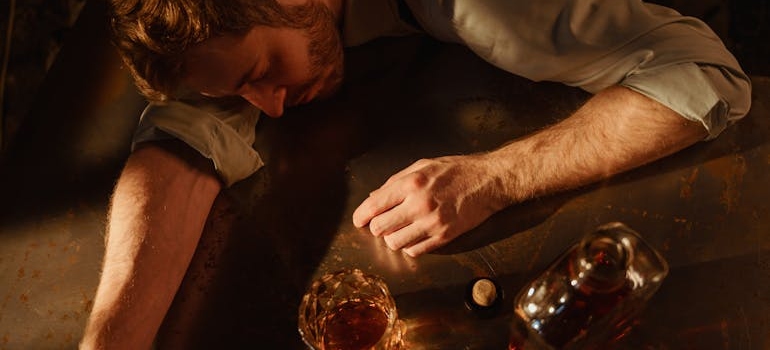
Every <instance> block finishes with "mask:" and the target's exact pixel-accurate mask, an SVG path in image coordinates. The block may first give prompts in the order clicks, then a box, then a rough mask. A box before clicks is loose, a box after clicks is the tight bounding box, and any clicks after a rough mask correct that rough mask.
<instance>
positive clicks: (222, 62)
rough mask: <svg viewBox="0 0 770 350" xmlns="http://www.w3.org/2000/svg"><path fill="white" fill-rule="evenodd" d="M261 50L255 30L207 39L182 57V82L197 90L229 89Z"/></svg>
mask: <svg viewBox="0 0 770 350" xmlns="http://www.w3.org/2000/svg"><path fill="white" fill-rule="evenodd" d="M263 51H264V43H263V42H262V41H261V40H259V31H258V29H257V28H254V29H252V30H250V31H248V32H247V33H245V34H243V35H235V34H226V35H221V36H216V37H212V38H209V39H207V40H205V41H203V42H201V43H200V44H197V45H195V46H193V47H191V48H190V49H189V50H187V51H186V52H185V53H184V54H183V57H182V62H183V67H184V69H183V73H182V75H183V76H182V80H183V82H184V83H185V84H186V85H188V86H189V87H190V88H193V89H197V90H198V91H205V90H226V89H231V88H232V86H230V85H232V84H235V83H236V82H237V81H238V80H239V79H240V76H241V75H242V74H243V73H244V72H245V71H246V70H248V69H250V67H252V66H253V65H254V63H255V62H256V60H257V59H258V57H259V54H260V52H263Z"/></svg>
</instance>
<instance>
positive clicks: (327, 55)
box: [287, 2, 345, 106]
mask: <svg viewBox="0 0 770 350" xmlns="http://www.w3.org/2000/svg"><path fill="white" fill-rule="evenodd" d="M300 7H301V8H302V11H301V12H302V18H297V21H298V22H299V21H301V22H302V23H303V24H304V25H303V26H302V29H303V30H304V32H305V35H306V36H307V37H308V39H309V42H310V44H309V45H308V57H310V67H309V70H310V73H309V77H310V78H309V79H308V80H307V81H305V82H304V83H303V84H300V85H299V86H298V87H297V88H296V89H293V90H294V91H293V92H292V93H291V94H290V96H288V98H287V101H288V102H289V105H292V106H293V105H297V104H300V103H301V102H303V101H301V99H303V97H305V96H307V95H308V94H310V93H311V92H312V91H313V90H315V93H314V96H313V98H314V99H316V98H320V99H323V98H328V97H330V96H331V95H333V94H334V93H335V92H336V91H337V90H339V88H340V86H341V85H342V80H343V78H344V75H345V74H344V70H345V69H344V57H343V56H344V55H343V49H342V39H341V38H340V32H339V29H338V28H337V20H336V17H335V16H334V14H333V13H332V11H331V9H329V8H328V7H326V5H324V4H322V3H319V2H310V3H309V4H306V5H300Z"/></svg>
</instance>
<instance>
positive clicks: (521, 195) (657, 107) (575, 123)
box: [353, 86, 706, 256]
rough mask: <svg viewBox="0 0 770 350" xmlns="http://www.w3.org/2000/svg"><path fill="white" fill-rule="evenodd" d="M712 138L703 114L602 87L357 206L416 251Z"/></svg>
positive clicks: (428, 163)
mask: <svg viewBox="0 0 770 350" xmlns="http://www.w3.org/2000/svg"><path fill="white" fill-rule="evenodd" d="M705 136H706V129H705V128H704V127H703V126H702V125H700V123H698V122H693V121H690V120H687V119H684V118H682V116H680V115H679V114H677V113H676V112H674V111H673V110H671V109H669V108H667V107H665V106H663V105H662V104H660V103H658V102H656V101H653V100H652V99H650V98H648V97H646V96H644V95H642V94H639V93H637V92H635V91H632V90H630V89H627V88H624V87H620V86H615V87H610V88H608V89H605V90H603V91H601V92H599V93H597V94H596V95H595V96H593V97H592V98H591V99H589V100H588V102H586V103H585V105H583V106H582V107H581V108H580V109H578V110H577V111H576V112H575V113H574V114H573V115H571V116H570V117H568V118H566V119H564V120H562V121H561V122H559V123H557V124H555V125H552V126H550V127H548V128H545V129H543V130H541V131H539V132H537V133H534V134H532V135H529V136H527V137H524V138H522V139H519V140H515V141H514V142H511V143H508V144H506V145H505V146H503V147H500V148H499V149H496V150H494V151H492V152H489V153H484V154H478V155H470V156H453V157H442V158H436V159H431V160H420V161H418V162H416V163H414V164H412V165H411V166H409V167H408V168H406V169H404V170H402V171H401V172H399V173H398V174H395V175H393V176H392V177H391V178H390V179H389V180H388V181H387V182H386V183H385V184H384V185H383V186H382V187H380V188H379V189H377V190H375V191H374V192H372V193H371V194H370V196H369V198H367V199H366V200H364V202H363V203H361V205H360V206H359V207H358V209H356V211H355V212H354V213H353V224H354V225H355V226H357V227H363V226H365V225H366V224H369V229H370V231H371V232H372V233H373V234H374V235H376V236H384V239H385V242H386V243H387V245H388V247H390V248H391V249H394V250H395V249H402V250H403V251H404V252H405V253H407V254H409V255H411V256H417V255H420V254H423V253H426V252H428V251H430V250H433V249H435V248H438V247H439V246H442V245H444V244H446V243H447V242H449V241H451V240H452V239H454V238H456V237H457V236H459V235H460V234H462V233H464V232H466V231H468V230H470V229H472V228H474V227H476V226H477V225H479V224H480V223H482V222H483V221H484V220H486V219H487V218H488V217H489V216H491V215H492V214H494V213H495V212H497V211H498V210H501V209H503V208H504V207H505V206H507V205H510V204H513V203H518V202H521V201H525V200H528V199H531V198H533V197H535V196H541V195H546V194H550V193H554V192H558V191H562V190H566V189H570V188H575V187H579V186H583V185H586V184H589V183H592V182H595V181H598V180H601V179H604V178H607V177H609V176H612V175H614V174H617V173H619V172H622V171H626V170H629V169H632V168H635V167H638V166H640V165H643V164H645V163H649V162H651V161H654V160H656V159H659V158H662V157H664V156H667V155H669V154H671V153H674V152H676V151H679V150H681V149H682V148H685V147H687V146H690V145H692V144H693V143H695V142H697V141H698V140H702V139H703V138H704V137H705Z"/></svg>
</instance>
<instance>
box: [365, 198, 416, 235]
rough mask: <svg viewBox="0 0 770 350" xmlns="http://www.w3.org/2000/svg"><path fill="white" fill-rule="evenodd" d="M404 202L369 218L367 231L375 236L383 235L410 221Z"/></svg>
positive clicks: (398, 228)
mask: <svg viewBox="0 0 770 350" xmlns="http://www.w3.org/2000/svg"><path fill="white" fill-rule="evenodd" d="M406 209H407V206H406V205H405V204H404V202H402V203H400V204H399V205H396V206H395V207H393V208H391V209H390V210H388V211H385V212H383V213H380V214H379V215H377V216H375V217H373V218H372V219H371V220H369V231H370V232H371V233H372V234H373V235H375V236H383V235H387V234H390V233H392V232H395V231H398V230H400V229H402V228H404V227H406V226H408V225H409V224H411V223H412V219H411V218H410V215H409V212H408V211H407V210H406Z"/></svg>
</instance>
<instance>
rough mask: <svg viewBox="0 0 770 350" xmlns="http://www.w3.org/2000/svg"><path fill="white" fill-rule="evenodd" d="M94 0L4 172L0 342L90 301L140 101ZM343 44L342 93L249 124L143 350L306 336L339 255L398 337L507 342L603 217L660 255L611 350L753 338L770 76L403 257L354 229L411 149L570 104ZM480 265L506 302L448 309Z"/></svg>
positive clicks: (23, 344) (531, 86)
mask: <svg viewBox="0 0 770 350" xmlns="http://www.w3.org/2000/svg"><path fill="white" fill-rule="evenodd" d="M102 10H103V8H102V7H101V5H99V2H94V3H91V2H89V3H88V5H87V7H86V9H84V15H83V16H85V18H86V19H84V20H82V21H84V22H85V23H90V22H88V19H89V18H90V20H91V21H93V23H94V24H93V25H92V26H90V27H89V26H88V25H86V24H81V25H80V28H81V29H79V30H81V32H80V33H81V35H80V36H79V38H81V39H79V40H75V42H76V44H70V45H69V46H66V45H65V48H64V50H63V51H62V53H61V57H60V59H59V60H58V61H57V64H56V65H55V66H54V68H53V71H52V78H51V79H49V83H48V85H47V86H46V88H45V89H44V92H43V93H41V103H40V104H39V105H38V106H37V107H36V109H35V110H34V111H33V113H32V114H31V115H30V118H29V121H28V122H27V124H25V128H24V129H23V130H22V131H21V132H20V134H19V135H20V136H19V137H18V142H16V143H15V144H14V145H13V147H11V148H10V150H9V151H8V153H7V155H6V157H4V158H3V163H2V165H1V166H0V180H2V181H0V197H2V198H3V200H2V204H0V205H2V208H1V209H2V211H0V281H1V283H0V300H2V301H1V302H0V349H19V348H55V347H64V348H71V347H74V345H75V344H76V343H77V341H78V339H79V337H80V335H81V334H82V328H83V326H84V323H85V318H86V316H87V313H88V310H89V309H90V306H91V301H92V298H93V293H94V291H95V286H96V282H97V280H98V273H99V264H100V261H101V254H102V249H103V247H102V235H103V230H104V222H103V221H104V217H105V215H106V206H107V202H108V198H109V193H110V190H111V186H112V184H113V182H114V180H115V179H116V176H117V173H118V171H119V169H120V166H121V164H122V162H123V161H124V160H125V157H126V156H127V154H128V140H129V137H130V134H131V131H132V130H133V127H134V125H135V122H136V117H137V116H138V113H139V112H140V111H141V108H142V107H143V102H142V100H141V98H140V97H139V96H138V95H137V94H136V92H135V91H134V89H133V87H132V86H131V84H130V80H129V78H128V76H127V75H126V72H125V71H123V70H121V69H120V67H119V61H118V59H117V57H116V56H115V54H114V52H113V51H111V47H109V45H107V44H106V41H105V37H104V36H103V35H102V34H99V33H100V29H103V25H104V22H103V21H101V20H100V17H99V16H98V14H99V13H100V11H102ZM89 16H92V17H89ZM76 37H77V36H76ZM84 56H88V57H90V58H91V60H90V61H88V60H85V61H84V60H83V57H84ZM346 57H347V65H348V67H347V72H348V73H347V74H348V80H347V83H346V86H345V88H344V90H343V91H342V92H341V94H340V95H339V96H338V97H336V98H335V99H333V100H330V101H328V102H324V103H318V104H314V105H312V106H307V107H300V108H296V109H293V110H291V111H289V112H288V113H287V114H286V115H285V116H284V117H283V118H281V119H278V120H270V119H268V118H265V119H264V120H262V121H261V122H260V125H259V126H258V129H259V137H258V140H257V148H258V149H259V150H260V151H261V152H262V154H263V156H264V158H265V160H266V161H267V164H268V165H267V166H266V167H265V168H263V169H262V170H260V171H259V172H258V173H256V174H255V175H254V176H252V177H250V178H248V179H246V180H244V181H242V182H240V183H238V184H236V185H235V186H233V187H232V188H230V189H228V190H227V191H224V192H223V193H222V194H221V195H220V196H219V197H218V198H217V202H216V203H215V206H214V209H213V210H212V213H211V215H210V217H209V220H208V222H207V226H206V229H205V232H204V235H203V237H202V239H201V241H200V243H199V247H198V250H197V252H196V255H195V257H194V259H193V262H192V264H191V266H190V269H189V270H188V273H187V275H186V277H185V280H184V282H183V285H182V287H181V288H180V291H179V293H178V294H177V297H176V299H175V301H174V304H173V305H172V307H171V309H170V311H169V313H168V316H167V318H166V320H165V322H164V324H163V327H162V328H161V330H160V332H159V335H158V344H159V345H160V348H161V349H165V348H183V349H187V348H255V349H302V348H303V344H302V342H301V340H300V338H299V334H298V333H297V329H296V319H297V307H298V305H299V301H300V297H301V295H302V293H304V291H305V288H306V287H307V285H308V283H309V282H310V281H311V280H312V279H313V278H316V277H318V276H320V275H321V274H323V273H325V272H329V271H333V270H336V269H339V268H342V267H358V268H361V269H362V270H364V271H366V272H370V273H374V274H377V275H380V276H382V277H383V278H384V279H385V280H386V281H387V283H388V285H389V286H390V288H391V291H392V292H393V294H394V296H395V300H396V304H397V305H398V308H399V313H400V316H401V318H402V319H403V320H404V321H405V322H406V324H407V334H406V341H407V343H408V344H409V345H410V348H414V349H503V348H505V345H506V341H507V336H508V323H509V321H510V318H511V317H512V306H511V304H512V299H513V296H514V295H515V293H516V292H518V290H519V289H520V288H521V287H522V286H523V285H524V284H525V283H526V282H527V281H528V280H530V279H531V278H533V277H534V276H536V275H537V274H538V273H539V272H540V271H542V269H544V268H545V267H546V266H547V265H548V263H549V262H550V261H552V260H553V259H554V258H555V257H556V256H557V255H558V254H560V253H561V252H562V251H563V250H565V249H567V248H568V247H569V246H570V245H571V244H573V243H574V242H575V241H576V240H577V239H578V238H579V237H580V236H582V235H583V234H584V233H586V232H589V231H591V230H593V229H594V228H595V227H596V226H598V225H600V224H602V223H606V222H609V221H621V222H624V223H626V224H627V225H629V226H630V227H632V228H633V229H635V230H637V231H638V232H640V233H641V234H642V235H643V236H644V237H645V239H646V240H648V241H649V242H650V243H651V244H652V245H653V246H654V247H655V248H656V249H658V250H659V251H660V252H661V253H662V254H663V256H664V257H665V258H666V259H667V261H668V262H669V264H670V267H671V271H670V273H669V276H668V278H667V279H666V280H665V281H664V283H663V285H662V287H661V289H660V290H659V291H658V293H657V294H656V295H655V296H654V297H653V298H652V300H651V301H650V303H649V304H648V305H647V308H646V309H645V311H644V312H643V313H642V314H641V315H640V317H639V319H638V324H637V325H636V327H635V328H634V329H633V331H632V332H631V333H630V334H629V335H628V336H627V337H626V338H625V339H624V340H623V341H622V342H621V343H620V344H618V345H617V348H621V349H640V348H655V349H667V348H673V349H680V348H693V349H711V348H730V349H766V348H770V323H769V321H770V320H769V319H768V316H767V315H769V314H770V257H769V256H768V254H769V253H770V213H769V211H770V205H768V203H767V201H766V198H768V197H770V185H768V180H770V175H768V174H770V172H769V171H768V170H770V145H768V140H770V106H768V102H769V101H768V99H767V96H769V95H768V94H770V78H767V77H759V76H757V77H754V80H753V82H754V105H753V108H752V111H751V113H750V115H749V116H748V117H746V118H745V119H744V120H743V121H741V122H740V123H739V124H737V125H735V126H734V127H732V128H730V129H728V130H727V131H726V132H725V133H724V134H723V135H722V136H720V137H719V138H718V139H716V140H714V141H711V142H704V143H700V144H698V145H695V146H693V147H691V148H689V149H687V150H684V151H682V152H680V153H678V154H676V155H674V156H671V157H669V158H666V159H664V160H661V161H658V162H655V163H652V164H650V165H647V166H645V167H642V168H639V169H636V170H633V171H631V172H628V173H625V174H622V175H619V176H616V177H614V178H612V179H610V180H608V181H605V182H602V183H599V184H595V185H591V186H587V187H585V188H581V189H577V190H574V191H570V192H566V193H561V194H557V195H553V196H548V197H544V198H539V199H536V200H533V201H529V202H525V203H521V204H519V205H515V206H513V207H510V208H508V209H507V210H505V211H503V212H500V213H499V214H497V215H495V216H493V217H492V218H491V219H490V220H488V221H487V222H486V223H484V224H483V225H482V226H481V227H479V228H477V229H475V230H473V231H471V232H469V233H467V234H465V235H463V236H461V237H460V238H459V239H457V240H455V241H454V242H452V243H451V244H450V245H448V246H446V247H444V248H442V249H440V250H439V251H437V252H435V253H432V254H429V255H427V256H423V257H420V258H418V259H412V258H409V257H407V256H405V255H403V254H401V253H399V252H392V251H390V250H388V249H387V248H386V247H385V245H384V243H383V242H382V240H381V239H377V238H374V237H372V236H371V235H370V234H369V233H368V232H366V230H359V229H356V228H354V227H353V225H352V223H351V214H352V211H353V210H354V209H355V207H356V206H357V205H358V204H359V203H360V202H361V201H362V200H363V199H364V198H365V197H366V196H367V194H368V193H369V191H371V190H373V189H375V188H377V187H379V186H380V185H381V184H382V183H383V182H384V181H385V180H386V179H387V177H388V176H389V175H390V174H392V173H394V172H396V171H398V170H400V169H402V168H403V167H405V166H407V165H409V164H411V163H412V162H413V161H415V160H417V159H419V158H425V157H435V156H441V155H448V154H460V153H469V152H482V151H485V150H490V149H493V148H495V147H497V146H499V145H501V144H502V143H504V142H506V141H508V140H510V139H512V138H515V137H518V136H522V135H525V134H527V133H530V132H532V131H535V130H537V129H539V128H542V127H544V126H546V125H548V124H551V123H553V122H555V121H557V120H559V119H560V118H563V117H565V116H567V115H568V114H569V113H570V112H571V111H573V110H574V109H575V108H576V107H577V106H578V105H579V104H580V103H582V102H583V101H585V99H586V98H587V97H588V95H587V94H586V93H584V92H582V91H580V90H577V89H573V88H569V87H565V86H562V85H558V84H552V83H532V82H529V81H526V80H524V79H521V78H517V77H513V76H511V75H509V74H505V73H503V72H501V71H499V70H497V69H495V68H492V67H490V66H489V65H487V64H486V63H484V62H482V61H481V60H479V59H478V58H476V57H475V56H474V55H472V54H471V53H469V52H468V51H467V50H466V49H464V48H461V47H458V46H453V45H444V44H438V43H436V42H433V41H431V40H430V39H426V38H420V37H412V38H400V39H383V40H379V41H376V42H374V43H371V44H369V45H366V46H364V47H360V48H356V49H353V50H351V51H350V52H349V54H348V55H347V56H346ZM73 67H74V68H73ZM73 69H74V73H73ZM482 275H484V276H491V277H493V278H495V279H496V280H497V281H499V282H500V283H501V285H502V287H503V290H504V293H505V298H506V299H505V302H506V307H505V308H504V309H503V310H502V312H501V313H500V314H499V315H498V316H497V317H495V318H492V319H478V318H476V317H474V316H473V315H472V314H470V313H468V312H467V310H466V308H465V306H464V304H463V297H464V292H465V287H466V285H467V283H468V282H469V281H470V280H471V279H472V278H474V277H476V276H482Z"/></svg>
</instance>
